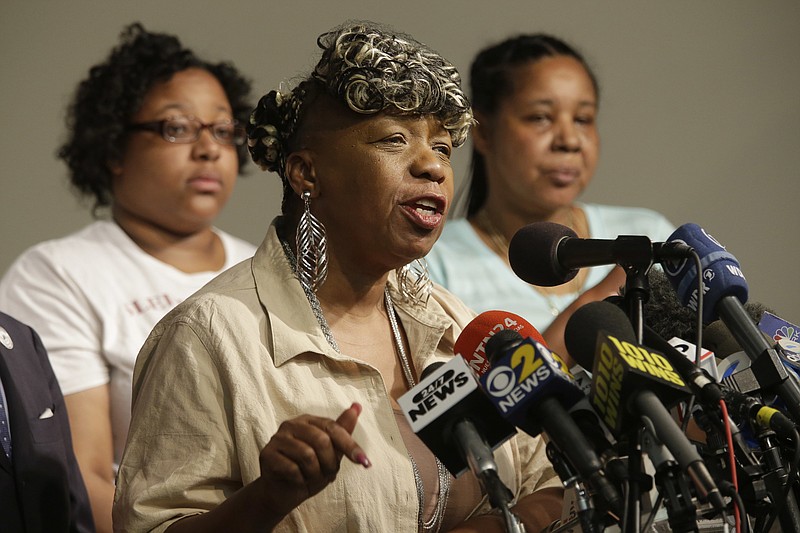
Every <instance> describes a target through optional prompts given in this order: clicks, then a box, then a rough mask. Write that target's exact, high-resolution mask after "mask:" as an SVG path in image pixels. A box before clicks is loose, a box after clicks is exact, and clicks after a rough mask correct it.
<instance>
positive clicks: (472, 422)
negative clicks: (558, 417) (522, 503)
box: [397, 357, 516, 508]
mask: <svg viewBox="0 0 800 533" xmlns="http://www.w3.org/2000/svg"><path fill="white" fill-rule="evenodd" d="M397 403H398V404H399V405H400V407H401V409H402V410H403V414H405V416H406V419H407V420H408V423H409V424H410V426H411V429H412V430H413V431H414V433H416V434H417V436H418V437H419V438H420V440H422V442H424V443H425V445H426V446H427V447H428V448H429V449H430V450H431V451H432V452H433V453H434V455H436V457H438V458H439V460H440V461H441V462H442V464H443V465H444V466H445V467H446V468H447V469H448V470H449V471H450V473H451V474H453V475H454V476H456V477H458V476H460V475H461V474H463V473H464V472H465V471H466V470H467V468H469V469H470V470H471V471H472V472H473V473H474V474H475V477H477V478H478V480H479V481H480V483H481V484H482V486H483V488H484V490H486V492H487V494H488V495H489V500H490V503H491V504H492V506H494V507H496V508H500V507H504V506H507V504H508V503H509V502H511V500H512V499H513V494H512V493H511V492H510V491H509V489H508V488H507V487H506V486H505V485H504V484H503V483H502V481H501V480H500V478H499V476H498V468H497V464H496V463H495V461H494V454H493V450H494V449H496V448H497V447H498V446H499V445H500V444H502V443H503V442H505V441H506V440H507V439H509V438H510V437H512V436H513V435H514V434H515V433H516V429H515V428H514V426H513V425H511V424H509V423H508V422H506V421H505V420H503V419H502V418H500V417H498V416H497V411H496V410H495V409H494V406H493V405H492V403H491V402H490V401H489V400H488V399H487V398H486V395H485V394H484V393H483V390H482V389H481V387H480V385H479V384H478V382H477V380H476V379H475V376H474V375H473V373H472V370H471V369H470V368H469V366H468V365H467V363H466V361H464V359H463V358H461V357H453V358H452V359H451V360H450V361H448V362H447V363H434V364H432V365H430V366H428V367H427V368H426V369H425V370H424V371H423V372H422V374H421V376H420V381H419V383H418V384H417V385H416V386H415V387H413V388H412V389H411V390H409V391H408V392H406V393H405V394H404V395H403V396H401V397H400V398H398V400H397Z"/></svg>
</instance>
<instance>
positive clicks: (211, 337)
mask: <svg viewBox="0 0 800 533" xmlns="http://www.w3.org/2000/svg"><path fill="white" fill-rule="evenodd" d="M390 290H391V291H392V295H393V296H395V306H396V310H397V313H398V316H399V318H400V320H401V322H402V325H403V328H404V330H405V332H406V335H407V338H408V343H409V347H410V353H411V356H412V360H413V363H414V366H415V367H416V368H425V367H427V366H428V365H429V364H431V363H432V362H434V361H437V360H439V361H446V360H447V358H449V357H452V354H453V345H454V342H455V340H456V338H457V336H458V334H459V333H460V332H461V328H462V327H463V326H464V325H466V324H467V323H468V322H469V320H470V319H471V318H472V317H473V316H474V312H473V311H471V310H469V309H468V308H467V307H466V306H464V304H462V303H461V302H460V301H459V300H458V299H457V298H455V297H453V296H452V295H450V294H449V293H447V292H446V291H444V290H443V289H441V288H439V287H436V288H435V290H434V294H433V296H432V298H431V299H430V301H429V303H428V305H427V307H426V308H425V309H420V308H415V307H413V306H410V305H406V304H403V303H402V302H401V301H400V298H399V297H398V296H397V291H396V290H395V289H394V287H390ZM133 398H134V401H133V415H132V416H133V418H132V422H131V428H130V434H129V438H128V444H127V447H126V450H125V454H124V455H123V460H122V464H121V466H120V470H119V474H118V477H117V492H116V496H115V505H114V527H115V531H151V530H153V531H163V530H164V529H166V527H167V526H168V525H169V524H171V523H172V522H174V521H175V520H177V519H179V518H181V517H183V516H187V515H190V514H195V513H200V512H203V511H206V510H209V509H212V508H213V507H215V506H216V505H218V504H219V503H221V502H222V501H223V500H225V499H226V498H228V497H230V496H231V495H232V494H233V493H234V492H236V491H237V490H239V489H240V488H242V487H243V486H244V485H246V484H248V483H250V482H252V481H254V480H256V479H257V478H258V477H259V476H260V473H261V472H260V468H259V463H258V458H259V453H260V452H261V450H262V449H263V448H264V446H265V445H266V444H267V442H268V441H269V439H270V438H271V437H272V436H273V435H274V434H275V432H276V431H277V430H278V427H279V426H280V424H281V422H283V421H285V420H289V419H292V418H295V417H297V416H300V415H302V414H312V415H316V416H323V417H329V418H332V419H336V418H337V417H338V416H339V414H340V413H341V412H342V411H343V410H345V409H347V408H348V407H349V406H350V405H351V404H352V403H353V402H359V403H361V404H362V406H363V408H364V409H363V412H362V413H361V416H360V417H359V420H358V424H357V426H356V428H355V431H354V432H353V437H354V439H355V440H356V441H357V442H358V443H359V444H360V445H361V446H362V448H363V449H364V450H365V452H366V454H367V456H368V457H369V458H370V460H371V461H372V465H373V466H372V468H370V469H364V468H362V467H361V466H358V465H354V464H352V463H350V462H349V461H347V460H344V461H342V465H341V470H340V471H339V474H338V476H337V478H336V480H335V481H334V482H333V483H331V484H330V485H329V486H327V487H326V488H325V489H323V490H322V491H321V492H320V493H319V494H317V495H315V496H313V497H312V498H310V499H308V500H306V501H305V502H303V503H302V504H301V505H300V506H298V507H297V508H296V509H295V510H294V511H292V512H291V513H290V514H289V515H288V516H287V517H286V518H285V519H284V520H283V521H282V522H281V523H280V524H279V525H278V527H277V528H276V529H275V531H304V532H305V531H308V532H328V531H332V532H333V531H335V532H344V531H396V532H409V533H411V532H416V531H417V513H418V500H417V490H416V485H415V480H414V473H413V469H412V466H411V463H410V461H409V457H408V452H407V450H406V448H405V445H404V443H403V440H402V438H401V435H400V432H399V430H398V428H397V424H396V423H395V419H394V416H393V413H392V405H391V401H390V398H389V395H388V393H387V390H386V387H385V385H384V383H383V380H382V378H381V375H380V373H379V372H378V370H377V369H375V368H374V367H372V366H371V365H368V364H366V363H364V362H362V361H359V360H356V359H353V358H351V357H348V356H347V355H343V354H339V353H337V352H336V351H335V350H334V349H333V348H331V346H330V345H329V344H328V342H327V341H326V340H325V337H324V335H323V332H322V330H321V328H320V326H319V324H318V322H317V320H316V318H315V316H314V314H313V311H312V309H311V307H310V305H309V304H308V301H307V300H306V297H305V295H304V293H303V290H302V288H301V287H300V284H299V282H298V281H297V279H296V278H295V276H294V274H293V273H292V269H291V267H290V265H289V262H288V260H287V259H286V257H285V255H284V252H283V249H282V247H281V245H280V242H279V240H278V237H277V235H276V232H275V227H274V224H273V226H271V227H270V230H269V233H268V234H267V237H266V238H265V240H264V242H263V243H262V245H261V247H260V248H259V249H258V251H257V252H256V255H255V256H254V258H253V259H252V261H248V262H245V263H241V264H240V265H238V266H236V267H234V268H232V269H231V270H229V271H227V272H226V273H224V274H222V275H220V276H219V277H218V278H216V279H215V280H214V281H212V282H211V283H210V284H209V285H207V286H206V287H205V288H203V289H202V290H201V291H199V292H198V293H197V294H195V295H194V296H193V297H191V298H189V299H188V300H186V301H185V302H184V303H182V304H181V305H179V306H178V307H177V308H176V309H175V310H173V311H172V312H170V313H169V314H168V315H167V316H166V317H165V318H164V319H163V320H162V321H161V322H160V323H159V324H158V325H157V326H156V327H155V329H154V330H153V332H152V334H151V335H150V337H149V338H148V340H147V342H146V343H145V344H144V346H143V347H142V350H141V352H140V354H139V357H138V359H137V362H136V367H135V370H134V382H133ZM495 457H496V460H497V463H498V467H499V470H500V475H501V479H503V480H504V482H505V483H506V485H507V486H509V487H510V488H511V489H512V491H514V492H515V494H516V495H517V496H518V497H521V496H524V495H526V494H529V493H531V492H533V491H534V490H535V489H538V488H542V487H545V486H560V482H559V480H558V478H557V477H556V476H555V474H554V472H553V470H552V468H551V467H550V464H549V462H548V461H547V459H546V456H545V453H544V443H543V442H542V441H541V439H531V438H530V437H528V436H526V435H523V434H518V435H517V436H516V437H514V438H512V439H511V440H510V441H508V442H507V443H506V444H504V445H503V446H502V447H501V448H499V449H498V450H497V452H496V453H495ZM488 510H489V506H488V503H486V502H484V503H483V505H482V507H481V509H478V510H476V512H478V513H482V512H487V511H488Z"/></svg>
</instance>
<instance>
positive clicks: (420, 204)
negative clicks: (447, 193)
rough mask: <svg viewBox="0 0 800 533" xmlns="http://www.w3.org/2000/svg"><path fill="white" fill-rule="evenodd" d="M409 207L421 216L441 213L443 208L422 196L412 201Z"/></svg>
mask: <svg viewBox="0 0 800 533" xmlns="http://www.w3.org/2000/svg"><path fill="white" fill-rule="evenodd" d="M410 205H411V207H412V208H413V209H414V210H415V211H416V212H417V213H419V214H420V215H422V216H430V215H435V214H437V213H438V214H441V213H442V211H443V209H442V208H441V207H440V206H439V205H438V204H437V203H436V202H435V201H433V200H432V199H430V198H422V199H419V200H416V201H414V202H412V203H411V204H410Z"/></svg>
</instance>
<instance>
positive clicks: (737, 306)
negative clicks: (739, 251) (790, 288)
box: [664, 223, 800, 421]
mask: <svg viewBox="0 0 800 533" xmlns="http://www.w3.org/2000/svg"><path fill="white" fill-rule="evenodd" d="M669 240H670V242H676V243H681V244H685V245H688V246H690V247H692V248H693V249H694V250H695V251H696V252H697V254H698V257H699V258H700V266H701V272H698V270H697V267H696V266H695V265H694V264H693V263H692V262H690V261H688V260H685V259H684V260H682V261H668V262H665V263H664V272H665V273H666V275H667V278H668V279H669V280H670V282H671V283H672V286H673V288H674V289H675V292H676V294H677V295H678V299H679V300H680V301H681V303H683V305H685V306H686V307H689V308H690V309H693V310H695V311H696V310H697V308H698V305H697V304H698V298H699V293H698V279H699V280H701V281H702V283H700V288H702V291H703V300H704V306H703V322H704V323H706V324H708V323H710V322H712V321H713V320H715V319H716V318H717V317H719V318H721V319H722V321H723V322H724V323H725V325H726V326H728V329H729V330H730V332H731V333H732V334H733V336H734V338H735V339H736V340H737V342H738V343H739V344H740V345H741V346H742V348H743V349H744V352H745V353H746V354H747V355H748V357H750V359H751V360H752V361H753V363H752V365H751V368H752V370H753V374H754V376H755V378H756V379H757V380H758V382H759V384H760V385H761V387H762V389H764V390H766V391H771V392H774V393H777V394H778V396H780V398H781V399H782V400H783V401H784V403H785V404H786V407H787V409H789V411H790V412H791V414H792V417H793V418H794V419H795V420H796V421H800V386H798V384H797V383H796V382H795V381H794V380H793V379H789V373H788V371H787V370H786V368H785V367H784V366H783V363H782V362H781V360H780V356H779V355H778V353H777V351H776V350H775V349H774V348H773V346H772V345H771V343H770V342H769V341H767V339H766V338H765V337H764V335H763V334H762V333H761V331H760V330H759V329H758V327H757V326H756V325H755V324H754V323H753V320H752V319H751V318H750V315H749V314H748V313H747V311H746V310H745V308H744V305H743V303H744V302H747V296H748V287H747V281H746V280H745V277H744V274H743V273H742V270H741V268H740V267H739V263H738V261H737V260H736V258H735V257H734V256H733V255H732V254H730V253H729V252H728V251H727V250H725V248H724V247H723V246H722V245H721V244H720V243H719V242H717V241H716V240H715V239H714V238H713V237H711V236H710V235H709V234H708V233H706V231H705V230H703V229H702V228H701V227H700V226H698V225H697V224H691V223H689V224H684V225H682V226H681V227H679V228H678V229H676V230H675V231H674V232H673V234H672V235H671V236H670V238H669Z"/></svg>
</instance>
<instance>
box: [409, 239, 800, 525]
mask: <svg viewBox="0 0 800 533" xmlns="http://www.w3.org/2000/svg"><path fill="white" fill-rule="evenodd" d="M509 262H510V264H511V267H512V269H513V270H514V272H515V273H516V274H517V276H519V277H520V278H521V279H523V280H524V281H527V282H529V283H532V284H534V285H539V286H555V285H559V284H562V283H566V282H567V281H569V280H570V279H572V277H574V276H575V275H576V274H577V271H578V269H579V268H583V267H589V266H597V265H607V264H616V265H620V266H621V267H622V268H623V269H624V270H625V272H626V276H627V280H626V284H625V287H623V288H621V290H620V294H619V295H618V296H613V297H610V298H608V299H606V300H605V301H599V302H592V303H590V304H587V305H584V306H583V307H580V308H579V309H578V310H577V311H576V312H575V313H573V315H572V316H571V317H570V319H569V321H568V323H567V325H566V330H565V334H564V340H565V344H566V346H567V350H568V351H569V355H570V356H571V357H572V358H573V359H574V360H575V361H577V363H578V364H577V365H575V366H573V367H572V368H568V366H567V365H566V364H565V363H564V361H563V360H562V358H561V357H560V356H559V355H558V354H556V353H554V352H552V351H551V350H550V349H549V348H548V347H547V345H546V343H545V341H544V339H543V338H542V336H541V334H540V333H539V332H538V331H537V330H536V329H535V328H534V327H533V326H532V325H531V324H529V323H528V322H526V321H525V319H524V318H522V317H520V316H518V315H515V314H513V313H510V312H506V311H486V312H484V313H481V314H479V315H478V316H477V317H475V318H474V319H473V320H472V321H471V322H470V323H469V324H468V325H467V326H466V327H465V328H464V329H463V331H462V332H461V334H460V336H459V337H458V339H457V341H456V343H455V346H454V352H455V354H456V355H457V357H454V358H452V359H451V360H449V361H448V362H447V363H436V364H433V365H431V366H430V367H428V368H426V369H424V371H423V372H422V375H421V379H420V382H419V384H418V385H417V386H415V387H414V388H413V389H411V390H410V391H409V392H408V393H406V394H405V395H403V396H402V397H401V398H400V399H399V403H400V406H401V408H402V409H403V412H404V413H405V415H406V418H407V419H408V421H409V423H410V424H411V427H412V429H413V430H414V432H415V433H416V434H417V435H418V436H419V437H420V439H421V440H422V441H423V442H424V443H425V444H426V445H427V446H428V447H429V448H430V450H431V451H432V452H433V453H434V454H435V455H436V456H437V457H438V458H439V460H440V461H441V462H442V463H443V464H444V465H445V467H447V469H448V470H449V471H450V472H451V473H452V474H453V475H454V476H460V475H461V474H463V473H465V472H468V471H471V472H472V473H473V474H474V475H475V476H476V477H477V479H478V480H479V482H480V483H481V485H482V487H483V490H484V492H485V493H486V494H487V497H488V500H489V502H490V504H491V505H492V506H493V507H494V508H495V509H496V510H497V511H498V512H499V513H500V514H501V515H502V516H503V518H504V521H505V526H506V530H507V531H509V532H524V531H525V528H524V525H523V524H522V523H521V521H520V520H519V518H518V517H517V516H516V515H515V513H514V511H513V504H514V503H515V495H514V494H512V492H511V490H509V488H508V487H507V486H506V485H505V484H504V483H503V481H502V480H501V479H500V477H499V475H498V466H497V464H496V462H495V459H494V455H493V451H494V450H495V449H496V448H497V447H498V446H500V445H501V444H502V443H504V442H505V441H506V440H508V439H509V438H511V437H512V436H513V435H514V434H515V433H516V432H517V431H523V432H525V433H527V434H528V435H531V436H534V437H535V436H538V435H542V436H543V438H544V439H545V440H546V442H547V448H546V450H547V458H548V459H549V460H550V463H551V464H552V466H553V469H554V470H555V472H556V473H557V474H558V476H559V478H560V480H561V482H562V484H563V486H564V487H565V489H566V491H565V494H567V495H568V496H569V499H568V502H569V505H566V506H565V514H564V515H563V516H562V520H561V521H560V522H559V523H557V524H554V525H552V526H551V527H550V529H548V531H576V532H577V531H584V532H593V531H604V530H606V529H611V530H618V531H622V532H624V533H627V532H637V533H638V532H639V531H655V530H659V531H662V530H668V531H729V530H730V531H733V530H735V531H737V532H740V531H754V532H759V533H760V532H767V531H770V530H775V529H774V528H778V527H779V528H780V531H795V532H800V505H798V491H799V490H800V487H798V465H800V435H799V434H798V429H797V424H798V423H800V385H799V384H800V379H799V378H798V375H799V374H800V342H797V341H798V339H797V338H793V336H796V335H797V334H800V331H798V330H800V328H798V327H797V326H794V325H792V324H791V323H789V322H786V321H785V320H783V319H781V318H780V317H777V316H776V315H774V314H773V313H771V312H769V311H768V310H766V308H765V307H764V306H761V305H759V304H752V303H748V302H747V298H748V287H747V282H746V281H745V278H744V275H743V274H742V271H741V268H740V265H739V264H738V262H737V261H736V259H735V257H734V256H733V255H731V254H730V253H729V252H728V251H727V250H726V249H725V248H724V247H723V246H722V245H720V244H719V243H718V242H717V240H716V239H714V238H713V237H712V236H710V235H709V234H708V233H706V231H704V230H703V229H702V228H701V227H699V226H697V225H696V224H684V225H683V226H681V227H679V228H678V229H677V230H675V232H674V233H673V234H672V235H671V236H670V237H669V239H668V240H667V241H666V242H651V241H650V239H649V238H647V237H644V236H628V235H622V236H619V237H617V238H616V239H609V240H603V239H581V238H578V237H577V236H576V235H575V233H574V232H572V230H571V229H569V228H567V227H565V226H561V225H559V224H553V223H535V224H530V225H528V226H525V227H524V228H522V229H521V230H519V232H517V234H516V235H515V236H514V238H513V239H512V240H511V244H510V247H509Z"/></svg>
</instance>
